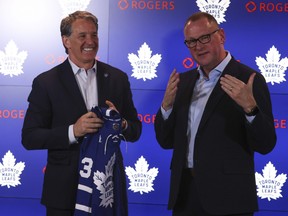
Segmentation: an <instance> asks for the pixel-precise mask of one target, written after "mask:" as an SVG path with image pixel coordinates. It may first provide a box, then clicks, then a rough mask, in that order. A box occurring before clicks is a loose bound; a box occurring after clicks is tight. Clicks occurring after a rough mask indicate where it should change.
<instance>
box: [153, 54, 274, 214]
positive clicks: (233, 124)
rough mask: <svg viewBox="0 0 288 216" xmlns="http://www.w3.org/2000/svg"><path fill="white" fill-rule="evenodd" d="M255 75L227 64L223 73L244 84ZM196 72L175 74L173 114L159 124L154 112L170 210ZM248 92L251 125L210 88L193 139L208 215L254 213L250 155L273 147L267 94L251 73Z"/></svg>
mask: <svg viewBox="0 0 288 216" xmlns="http://www.w3.org/2000/svg"><path fill="white" fill-rule="evenodd" d="M253 72H255V71H253V70H252V69H251V68H248V67H247V66H245V65H243V64H241V63H239V62H237V61H236V60H234V59H232V60H231V61H230V62H229V64H228V65H227V67H226V68H225V70H224V71H223V74H222V76H223V75H224V74H230V75H232V76H235V77H236V78H238V79H240V80H242V81H243V82H245V83H247V81H248V79H249V76H250V75H251V74H252V73H253ZM197 78H198V72H197V70H196V69H194V70H192V71H188V72H186V73H182V74H180V83H179V85H178V92H177V95H176V99H175V103H174V106H173V111H172V113H171V115H170V116H169V118H168V119H167V120H166V121H164V120H163V118H162V114H161V110H160V109H159V111H158V113H157V115H156V119H155V132H156V138H157V141H158V142H159V144H160V145H161V146H162V147H163V148H164V149H173V156H172V160H171V182H170V197H169V205H168V208H169V209H173V207H174V205H175V202H176V199H177V196H178V192H179V186H180V184H181V175H182V170H183V168H185V167H186V162H187V147H188V141H187V136H186V132H187V125H188V111H189V106H190V102H191V97H192V93H193V88H194V85H195V82H196V80H197ZM253 93H254V97H255V98H256V101H257V104H258V106H259V109H260V112H259V113H258V114H257V115H256V117H255V119H254V121H253V122H252V124H250V123H248V122H247V120H246V117H245V114H244V112H243V109H242V108H241V107H239V106H238V105H237V104H236V103H235V102H234V101H233V100H232V99H231V98H230V97H229V96H228V95H227V94H226V93H225V92H224V91H223V90H222V89H221V87H220V83H219V81H218V83H217V84H216V86H215V88H214V89H213V91H212V93H211V95H210V97H209V99H208V101H207V104H206V107H205V110H204V113H203V116H202V119H201V122H200V125H199V128H198V131H197V134H196V138H195V147H194V169H195V182H196V185H197V188H198V190H199V194H200V199H201V202H202V204H203V207H204V209H205V210H206V211H207V212H209V213H212V214H222V215H223V214H236V213H242V212H254V211H255V210H257V208H258V204H257V196H256V185H255V176H254V174H255V170H254V152H259V153H261V154H266V153H268V152H270V151H271V150H272V149H273V148H274V146H275V143H276V134H275V128H274V119H273V115H272V108H271V101H270V94H269V92H268V88H267V85H266V82H265V79H264V78H263V76H262V75H261V74H260V73H257V74H256V77H255V79H254V85H253Z"/></svg>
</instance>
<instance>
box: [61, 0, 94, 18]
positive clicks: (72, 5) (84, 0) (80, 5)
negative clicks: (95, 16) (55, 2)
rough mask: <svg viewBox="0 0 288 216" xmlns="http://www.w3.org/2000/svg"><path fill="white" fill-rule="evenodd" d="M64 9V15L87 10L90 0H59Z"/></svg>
mask: <svg viewBox="0 0 288 216" xmlns="http://www.w3.org/2000/svg"><path fill="white" fill-rule="evenodd" d="M59 3H60V5H61V7H62V10H63V17H66V16H67V15H69V14H71V13H73V12H75V11H77V10H80V11H85V10H86V8H87V6H88V4H89V3H90V0H59Z"/></svg>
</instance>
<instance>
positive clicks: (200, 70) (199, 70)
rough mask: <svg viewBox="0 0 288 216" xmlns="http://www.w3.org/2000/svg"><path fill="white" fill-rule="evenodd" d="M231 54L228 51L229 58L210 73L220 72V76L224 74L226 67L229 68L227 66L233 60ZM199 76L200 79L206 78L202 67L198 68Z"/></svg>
mask: <svg viewBox="0 0 288 216" xmlns="http://www.w3.org/2000/svg"><path fill="white" fill-rule="evenodd" d="M231 58H232V57H231V54H230V52H229V51H227V56H226V57H225V58H224V59H223V61H222V62H221V63H220V64H219V65H217V67H215V68H214V69H213V70H212V71H211V72H210V73H211V74H214V73H215V72H218V75H221V74H222V72H223V71H224V69H225V67H226V66H227V64H228V63H229V61H230V60H231ZM197 70H198V72H199V74H200V78H202V77H204V75H203V74H204V72H203V71H202V69H201V67H200V66H199V67H198V68H197Z"/></svg>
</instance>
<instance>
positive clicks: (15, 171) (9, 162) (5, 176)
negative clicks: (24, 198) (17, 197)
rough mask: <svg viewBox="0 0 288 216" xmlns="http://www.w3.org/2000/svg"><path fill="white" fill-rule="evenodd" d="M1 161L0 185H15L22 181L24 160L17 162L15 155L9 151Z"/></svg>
mask: <svg viewBox="0 0 288 216" xmlns="http://www.w3.org/2000/svg"><path fill="white" fill-rule="evenodd" d="M2 162H3V163H1V162H0V185H1V186H2V187H3V186H7V187H8V188H10V186H12V187H15V186H17V185H19V184H21V183H20V175H21V174H22V171H23V170H24V168H25V163H24V162H19V163H16V164H15V162H16V159H15V157H14V155H13V154H12V153H11V152H10V151H8V152H7V153H6V154H5V155H4V157H3V159H2Z"/></svg>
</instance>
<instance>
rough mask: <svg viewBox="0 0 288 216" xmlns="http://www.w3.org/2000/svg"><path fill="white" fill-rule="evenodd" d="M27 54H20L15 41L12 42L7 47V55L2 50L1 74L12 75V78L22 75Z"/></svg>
mask: <svg viewBox="0 0 288 216" xmlns="http://www.w3.org/2000/svg"><path fill="white" fill-rule="evenodd" d="M26 58H27V52H26V51H21V52H19V53H18V48H17V46H16V44H15V42H14V41H12V40H11V41H10V42H9V43H8V44H7V46H6V47H5V53H4V52H3V51H1V50H0V73H2V74H3V75H5V76H6V75H10V77H13V76H18V75H19V74H22V73H23V71H22V69H23V66H22V64H23V63H24V61H25V59H26Z"/></svg>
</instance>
